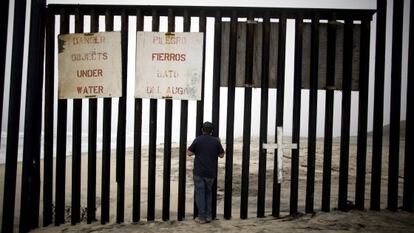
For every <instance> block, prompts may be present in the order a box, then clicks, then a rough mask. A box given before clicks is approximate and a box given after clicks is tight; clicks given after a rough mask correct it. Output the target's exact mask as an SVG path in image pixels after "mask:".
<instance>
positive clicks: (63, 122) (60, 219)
mask: <svg viewBox="0 0 414 233" xmlns="http://www.w3.org/2000/svg"><path fill="white" fill-rule="evenodd" d="M66 33H69V15H68V14H67V13H66V12H65V10H64V9H62V10H61V11H60V34H66ZM57 108H58V109H57V114H58V115H57V122H59V124H58V125H57V138H56V191H55V195H56V197H55V205H56V208H55V225H56V226H58V225H60V224H61V223H65V193H66V192H65V183H66V133H67V132H66V131H67V128H66V127H67V100H66V99H59V100H58V106H57Z"/></svg>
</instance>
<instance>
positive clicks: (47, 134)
mask: <svg viewBox="0 0 414 233" xmlns="http://www.w3.org/2000/svg"><path fill="white" fill-rule="evenodd" d="M45 52H46V56H45V63H46V64H45V93H44V101H45V103H44V105H45V107H44V108H45V109H44V146H43V151H44V158H43V165H44V171H43V172H44V173H43V177H44V178H43V226H48V225H49V224H51V223H52V221H53V219H52V211H53V201H52V199H53V197H52V196H53V194H52V193H53V137H54V136H53V127H54V126H53V125H54V123H53V122H54V119H53V114H54V89H55V88H54V83H55V81H54V73H55V15H54V13H51V12H47V22H46V51H45Z"/></svg>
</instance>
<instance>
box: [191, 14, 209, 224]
mask: <svg viewBox="0 0 414 233" xmlns="http://www.w3.org/2000/svg"><path fill="white" fill-rule="evenodd" d="M199 15H200V16H199V31H200V32H204V38H203V41H206V15H205V12H204V11H203V10H201V11H200V13H199ZM205 54H206V43H204V45H203V62H202V72H201V80H202V81H201V100H200V101H197V113H196V136H199V135H201V126H202V124H203V119H204V117H203V115H204V86H205V85H204V80H205V60H206V59H205ZM197 216H198V208H197V205H196V202H195V190H194V215H193V217H194V218H195V217H197Z"/></svg>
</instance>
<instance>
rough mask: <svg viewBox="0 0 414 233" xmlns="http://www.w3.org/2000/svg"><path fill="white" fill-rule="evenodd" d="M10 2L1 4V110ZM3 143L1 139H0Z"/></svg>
mask: <svg viewBox="0 0 414 233" xmlns="http://www.w3.org/2000/svg"><path fill="white" fill-rule="evenodd" d="M9 4H10V1H9V0H3V1H1V2H0V32H3V33H2V34H1V36H0V51H1V53H0V109H3V97H4V77H5V71H6V52H7V49H6V48H7V27H8V25H9ZM2 120H3V111H2V112H0V122H2ZM0 142H1V137H0Z"/></svg>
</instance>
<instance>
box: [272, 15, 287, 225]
mask: <svg viewBox="0 0 414 233" xmlns="http://www.w3.org/2000/svg"><path fill="white" fill-rule="evenodd" d="M278 46H279V48H278V59H277V100H276V132H275V135H277V127H278V126H281V127H283V108H284V102H285V101H284V100H285V98H284V97H285V61H286V16H285V15H284V14H282V15H281V17H280V18H279V44H278ZM276 143H277V137H276ZM276 155H277V150H276V151H275V158H274V160H273V161H274V162H273V177H274V178H273V196H272V216H273V217H279V215H280V185H281V184H280V183H278V179H277V176H278V170H277V168H278V159H277V156H276Z"/></svg>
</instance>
